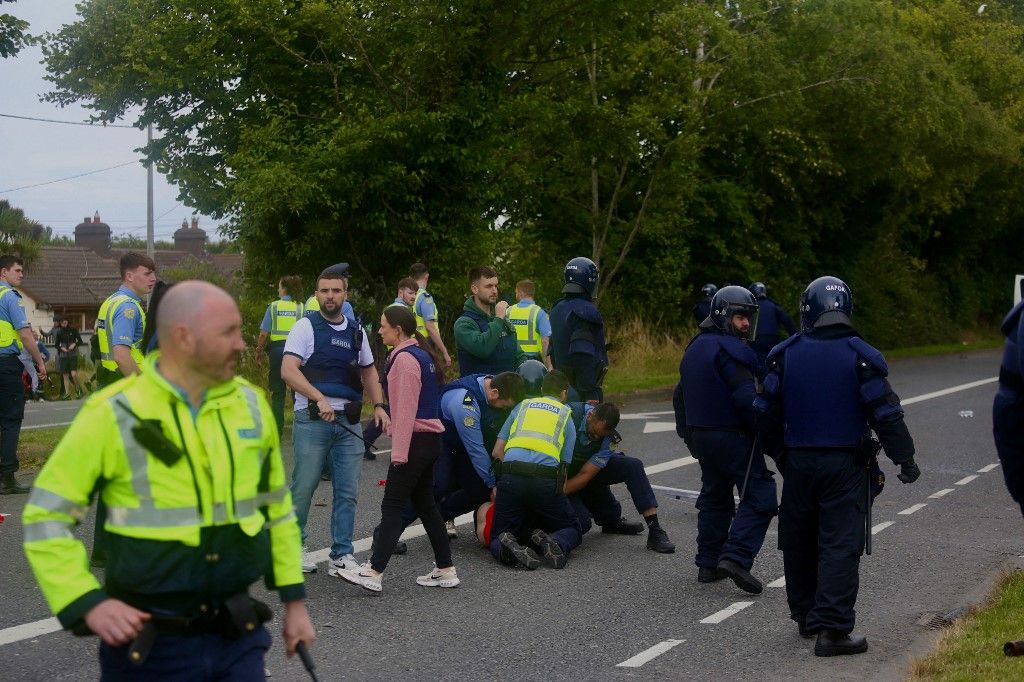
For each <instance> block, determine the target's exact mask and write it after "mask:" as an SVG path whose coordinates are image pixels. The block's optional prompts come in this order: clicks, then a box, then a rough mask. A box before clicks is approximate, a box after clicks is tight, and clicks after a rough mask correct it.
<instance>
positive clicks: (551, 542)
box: [491, 371, 583, 570]
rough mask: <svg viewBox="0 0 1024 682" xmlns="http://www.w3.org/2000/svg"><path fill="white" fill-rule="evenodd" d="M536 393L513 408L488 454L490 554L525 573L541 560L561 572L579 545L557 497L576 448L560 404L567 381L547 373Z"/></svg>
mask: <svg viewBox="0 0 1024 682" xmlns="http://www.w3.org/2000/svg"><path fill="white" fill-rule="evenodd" d="M542 391H543V395H541V396H536V397H530V398H527V399H526V400H524V401H523V402H521V403H519V404H518V405H517V406H516V407H515V408H513V410H512V413H511V414H510V415H509V416H508V419H507V420H506V421H505V425H504V426H502V428H501V432H500V433H499V434H498V440H497V441H496V443H495V445H494V450H493V452H492V453H491V454H492V456H493V457H494V458H495V459H497V460H500V462H501V464H500V467H499V469H500V471H501V477H500V478H499V479H498V491H497V495H496V496H495V500H494V520H493V526H492V530H491V538H492V540H491V554H493V555H494V558H495V559H497V560H498V561H500V562H501V563H503V564H506V565H509V566H521V567H522V568H526V569H528V570H534V569H536V568H538V567H539V566H540V562H541V558H543V560H544V561H545V562H546V563H547V564H548V565H549V566H551V567H552V568H564V567H565V564H566V563H567V562H568V560H569V552H571V551H572V550H573V549H574V548H576V547H578V546H579V545H580V543H581V542H583V534H582V532H581V529H580V522H579V520H578V519H577V518H576V513H575V512H574V511H573V508H572V504H571V503H570V502H569V498H568V497H566V496H565V492H564V491H563V486H564V485H565V476H566V467H567V466H568V464H569V462H571V461H572V451H573V448H574V447H575V445H576V430H575V429H574V428H573V423H572V413H571V411H570V409H569V406H568V405H566V404H565V402H564V401H565V396H566V393H568V391H569V379H568V378H567V377H566V376H565V375H564V374H562V373H561V372H559V371H554V372H549V373H548V374H547V376H545V377H544V380H543V388H542ZM529 545H532V547H531V546H529ZM534 548H536V550H537V551H539V552H540V556H538V555H537V551H534Z"/></svg>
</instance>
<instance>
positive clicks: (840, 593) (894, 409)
mask: <svg viewBox="0 0 1024 682" xmlns="http://www.w3.org/2000/svg"><path fill="white" fill-rule="evenodd" d="M852 312H853V296H852V293H851V292H850V288H849V287H848V286H846V284H845V283H844V282H843V281H842V280H840V279H837V278H835V277H819V278H818V279H816V280H814V281H813V282H811V283H810V284H809V285H808V286H807V289H806V290H805V291H804V293H803V294H802V295H801V297H800V328H801V331H800V333H798V334H796V335H794V336H791V337H789V338H788V339H786V340H785V341H783V342H782V343H780V344H779V345H778V346H776V347H775V348H774V349H773V350H772V352H771V353H770V354H769V355H768V370H769V371H768V376H767V377H766V378H765V382H764V392H763V393H762V394H761V395H760V396H758V398H757V400H756V401H755V409H756V410H757V411H758V419H759V425H760V430H761V434H762V437H763V438H764V439H765V440H766V446H767V447H768V452H769V454H772V455H773V456H775V458H776V461H777V462H778V464H779V471H780V472H781V473H782V476H783V480H784V485H783V488H782V508H781V511H780V514H779V549H781V550H782V556H783V561H784V564H785V571H786V597H787V599H788V601H789V611H790V617H791V618H792V619H793V620H794V621H796V623H797V625H798V626H799V630H800V634H801V635H803V636H804V637H811V636H813V635H814V634H815V633H817V635H818V641H817V643H816V644H815V647H814V653H815V654H816V655H818V656H837V655H841V654H859V653H863V652H865V651H867V648H868V642H867V639H865V638H864V637H851V636H850V633H851V632H852V631H853V626H854V617H855V615H854V604H855V603H856V601H857V587H858V581H859V576H858V570H859V566H860V555H861V552H862V551H863V549H864V539H865V513H866V512H867V500H866V495H867V489H866V487H865V486H867V485H868V479H869V478H870V468H869V467H870V466H871V462H870V461H869V455H870V456H873V455H874V454H875V452H877V449H876V448H873V447H871V445H872V444H873V443H874V441H872V440H871V438H870V435H871V433H870V430H871V429H874V431H875V433H876V434H878V438H879V440H880V441H881V444H882V447H883V448H885V454H886V455H887V456H888V457H889V459H891V460H892V461H893V462H894V463H896V464H899V465H900V473H899V474H898V475H897V477H898V478H899V479H900V480H901V481H903V482H904V483H913V482H914V481H916V480H917V478H918V476H920V475H921V470H920V469H919V468H918V467H917V464H915V463H914V441H913V439H911V437H910V432H909V431H908V430H907V426H906V424H905V423H904V421H903V408H902V407H901V406H900V400H899V397H898V396H897V395H896V394H895V393H893V391H892V388H891V387H890V386H889V381H888V379H886V376H887V375H888V373H889V369H888V367H887V366H886V364H885V359H884V358H883V357H882V354H881V353H879V352H878V351H877V350H875V349H874V348H873V347H872V346H870V345H869V344H868V343H867V342H865V341H864V340H863V339H862V338H860V336H859V335H858V334H857V332H856V331H855V330H854V329H853V327H852V326H851V322H850V316H851V314H852Z"/></svg>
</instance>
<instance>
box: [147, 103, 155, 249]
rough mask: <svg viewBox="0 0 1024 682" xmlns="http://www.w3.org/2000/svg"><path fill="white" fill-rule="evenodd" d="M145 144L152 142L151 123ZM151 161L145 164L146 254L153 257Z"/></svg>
mask: <svg viewBox="0 0 1024 682" xmlns="http://www.w3.org/2000/svg"><path fill="white" fill-rule="evenodd" d="M146 143H147V146H149V145H151V144H153V124H152V123H150V124H149V126H147V128H146ZM153 250H154V247H153V162H152V161H150V162H149V163H147V164H146V255H147V256H149V257H150V258H152V257H153Z"/></svg>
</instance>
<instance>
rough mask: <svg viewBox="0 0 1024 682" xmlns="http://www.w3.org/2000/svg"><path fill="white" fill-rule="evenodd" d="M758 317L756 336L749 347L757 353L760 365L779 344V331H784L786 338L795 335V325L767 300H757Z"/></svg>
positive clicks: (774, 303)
mask: <svg viewBox="0 0 1024 682" xmlns="http://www.w3.org/2000/svg"><path fill="white" fill-rule="evenodd" d="M757 305H758V306H759V308H760V310H759V313H760V314H759V316H758V318H757V336H756V337H755V338H754V340H753V341H752V342H751V344H750V347H751V348H753V349H754V352H755V353H757V357H758V359H759V360H760V361H761V363H762V365H763V364H764V362H765V360H766V359H767V358H768V353H770V352H771V350H772V348H774V347H775V346H776V344H778V343H779V337H780V334H779V330H780V329H785V330H786V334H787V335H788V336H792V335H793V334H796V325H795V324H793V318H791V317H790V316H789V313H787V312H786V311H785V310H784V309H783V308H782V306H781V305H779V304H778V302H777V301H775V300H773V299H771V298H768V297H767V296H766V297H764V298H759V299H758V300H757Z"/></svg>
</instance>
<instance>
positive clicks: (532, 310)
mask: <svg viewBox="0 0 1024 682" xmlns="http://www.w3.org/2000/svg"><path fill="white" fill-rule="evenodd" d="M539 313H540V306H539V305H537V304H536V303H532V304H530V305H528V306H526V307H525V308H523V307H520V306H518V305H513V306H509V308H508V321H509V322H511V323H512V327H513V329H515V330H516V340H517V341H518V342H519V349H520V350H522V351H523V352H524V353H526V354H527V355H540V354H541V353H543V352H544V344H543V343H542V342H541V337H540V331H538V329H537V316H538V314H539Z"/></svg>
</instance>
